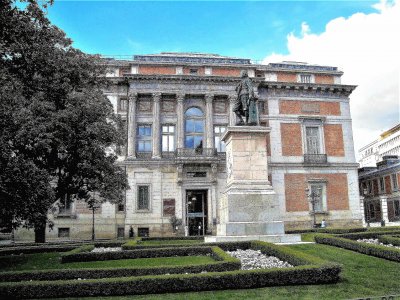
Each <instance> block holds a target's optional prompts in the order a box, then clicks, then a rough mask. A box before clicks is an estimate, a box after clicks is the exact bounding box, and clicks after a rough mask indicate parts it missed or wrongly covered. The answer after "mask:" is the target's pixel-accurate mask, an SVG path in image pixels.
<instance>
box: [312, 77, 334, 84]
mask: <svg viewBox="0 0 400 300" xmlns="http://www.w3.org/2000/svg"><path fill="white" fill-rule="evenodd" d="M315 83H322V84H334V83H335V80H334V77H333V76H332V75H315Z"/></svg>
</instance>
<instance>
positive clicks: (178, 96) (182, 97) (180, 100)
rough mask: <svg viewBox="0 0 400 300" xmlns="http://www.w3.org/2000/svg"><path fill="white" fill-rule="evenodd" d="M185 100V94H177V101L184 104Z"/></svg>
mask: <svg viewBox="0 0 400 300" xmlns="http://www.w3.org/2000/svg"><path fill="white" fill-rule="evenodd" d="M184 99H185V94H176V100H178V102H183V100H184Z"/></svg>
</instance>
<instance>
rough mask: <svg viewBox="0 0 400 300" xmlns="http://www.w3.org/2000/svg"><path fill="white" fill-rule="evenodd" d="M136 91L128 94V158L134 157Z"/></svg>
mask: <svg viewBox="0 0 400 300" xmlns="http://www.w3.org/2000/svg"><path fill="white" fill-rule="evenodd" d="M137 96H138V95H137V93H134V92H131V93H129V95H128V99H129V100H128V101H129V102H128V105H129V109H128V158H136V151H135V150H136V149H135V148H136V102H137Z"/></svg>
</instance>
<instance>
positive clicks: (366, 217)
mask: <svg viewBox="0 0 400 300" xmlns="http://www.w3.org/2000/svg"><path fill="white" fill-rule="evenodd" d="M367 192H368V189H367V188H366V187H365V188H363V196H364V199H363V201H364V215H365V221H366V222H367V227H370V226H371V224H370V219H369V217H370V215H369V214H370V212H369V207H368V206H366V204H367V201H365V198H366V197H367Z"/></svg>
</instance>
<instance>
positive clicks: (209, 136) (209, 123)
mask: <svg viewBox="0 0 400 300" xmlns="http://www.w3.org/2000/svg"><path fill="white" fill-rule="evenodd" d="M213 99H214V95H212V94H206V145H205V148H211V149H213V148H214V134H213V132H214V124H213V123H214V122H213V107H212V106H213V104H212V101H213Z"/></svg>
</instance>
